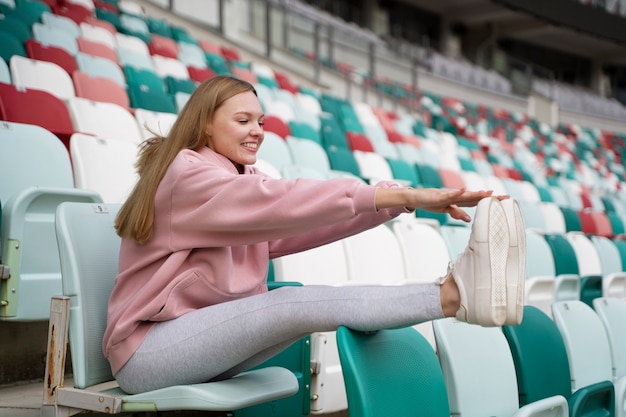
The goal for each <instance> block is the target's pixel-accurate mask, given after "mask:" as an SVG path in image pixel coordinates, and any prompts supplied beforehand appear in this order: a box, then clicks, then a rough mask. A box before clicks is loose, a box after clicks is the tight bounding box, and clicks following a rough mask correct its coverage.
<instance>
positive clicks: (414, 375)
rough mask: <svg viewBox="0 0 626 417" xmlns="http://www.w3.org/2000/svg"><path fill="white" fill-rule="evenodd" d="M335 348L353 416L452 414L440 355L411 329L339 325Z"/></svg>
mask: <svg viewBox="0 0 626 417" xmlns="http://www.w3.org/2000/svg"><path fill="white" fill-rule="evenodd" d="M337 346H338V349H339V356H340V359H341V366H342V370H343V374H344V381H345V386H346V393H347V397H348V408H349V410H350V416H352V417H366V416H372V417H373V416H383V415H389V416H413V415H420V416H429V417H448V416H449V415H450V408H449V407H448V400H447V397H446V386H445V383H444V379H443V375H442V373H441V368H440V367H439V363H438V361H437V356H436V355H435V352H434V351H433V348H432V347H431V345H430V344H429V343H428V341H427V340H426V339H425V338H424V337H423V336H422V335H421V334H420V333H419V332H418V331H416V330H415V329H413V328H411V327H406V328H401V329H394V330H380V331H378V332H374V333H362V332H357V331H353V330H350V329H348V328H346V327H340V328H339V329H338V331H337Z"/></svg>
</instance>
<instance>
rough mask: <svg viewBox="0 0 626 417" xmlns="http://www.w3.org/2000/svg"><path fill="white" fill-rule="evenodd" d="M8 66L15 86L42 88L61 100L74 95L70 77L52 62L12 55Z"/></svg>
mask: <svg viewBox="0 0 626 417" xmlns="http://www.w3.org/2000/svg"><path fill="white" fill-rule="evenodd" d="M9 66H10V67H11V76H12V79H13V84H15V85H16V86H19V87H24V88H30V89H34V90H43V91H46V92H48V93H50V94H52V95H54V96H55V97H58V98H59V99H61V100H69V99H70V98H71V97H74V95H75V92H74V84H73V83H72V78H71V77H70V75H69V74H68V73H67V72H65V70H64V69H63V68H62V67H60V66H59V65H57V64H55V63H53V62H47V61H39V60H37V59H30V58H24V57H21V56H12V57H11V60H10V61H9Z"/></svg>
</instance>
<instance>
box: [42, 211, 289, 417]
mask: <svg viewBox="0 0 626 417" xmlns="http://www.w3.org/2000/svg"><path fill="white" fill-rule="evenodd" d="M119 207H120V205H113V204H111V205H106V204H77V203H66V204H62V205H60V206H59V208H58V211H57V217H56V230H57V238H58V241H59V255H60V258H61V268H62V271H63V294H64V296H59V297H54V298H53V299H52V305H51V312H52V315H51V322H50V328H49V340H51V341H50V342H49V344H48V355H47V356H46V357H47V358H48V361H47V363H46V376H45V378H44V381H46V382H45V386H46V387H48V386H53V387H55V389H54V390H48V389H47V388H46V389H45V392H46V394H45V395H44V402H43V407H42V415H50V416H55V417H56V416H62V415H71V414H69V412H70V410H71V409H77V410H86V411H96V412H100V413H104V412H106V413H108V414H116V413H121V412H142V411H146V412H155V411H156V412H158V411H166V410H205V411H233V410H236V409H240V408H244V407H248V406H252V405H255V404H260V403H263V402H265V401H271V400H275V399H278V398H284V397H288V396H290V395H293V394H295V393H296V392H297V391H298V381H297V379H296V377H295V375H294V374H293V373H292V372H290V371H289V370H287V369H285V368H282V367H267V368H262V369H257V370H253V371H248V372H244V373H241V374H239V375H237V376H235V377H233V378H231V379H227V380H224V381H219V382H210V383H203V384H194V385H179V386H172V387H167V388H163V389H159V390H155V391H150V392H145V393H140V394H135V395H128V394H126V393H124V392H123V391H122V390H121V389H120V388H119V387H115V384H113V386H112V387H111V386H108V388H105V389H104V390H103V391H102V390H98V387H94V385H96V384H103V383H105V382H109V383H111V382H113V381H114V379H113V376H112V375H111V371H110V366H109V364H108V362H107V360H106V359H105V358H104V356H103V354H102V347H101V344H102V342H101V341H102V335H103V333H104V330H105V327H106V312H107V304H108V299H109V295H110V293H111V291H112V289H113V285H114V279H115V276H116V275H117V261H118V256H119V248H120V241H121V239H120V238H119V237H118V236H117V234H116V232H115V229H114V227H113V223H114V219H115V216H116V214H117V212H118V210H119ZM68 316H69V317H68ZM68 323H69V324H68ZM68 327H69V340H70V347H71V350H72V355H71V356H72V369H73V374H74V388H66V387H63V384H62V382H63V367H62V366H61V367H60V366H59V364H63V363H65V345H66V338H67V337H68V336H67V333H66V330H67V329H68ZM55 338H56V339H55ZM101 389H102V388H101Z"/></svg>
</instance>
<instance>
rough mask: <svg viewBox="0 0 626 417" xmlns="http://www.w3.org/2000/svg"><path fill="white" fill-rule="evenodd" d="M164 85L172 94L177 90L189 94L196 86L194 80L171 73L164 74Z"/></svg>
mask: <svg viewBox="0 0 626 417" xmlns="http://www.w3.org/2000/svg"><path fill="white" fill-rule="evenodd" d="M165 85H166V86H167V92H168V93H170V95H172V96H173V95H175V94H176V93H178V92H183V93H188V94H191V93H193V92H194V91H195V90H196V87H197V86H198V84H196V82H195V81H193V80H191V79H189V78H178V77H173V76H171V75H167V76H165Z"/></svg>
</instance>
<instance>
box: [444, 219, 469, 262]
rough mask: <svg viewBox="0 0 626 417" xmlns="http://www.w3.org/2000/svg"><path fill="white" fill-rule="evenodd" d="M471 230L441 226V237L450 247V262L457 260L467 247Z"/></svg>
mask: <svg viewBox="0 0 626 417" xmlns="http://www.w3.org/2000/svg"><path fill="white" fill-rule="evenodd" d="M470 234H471V228H469V227H458V226H445V225H444V226H441V235H442V236H443V238H444V240H445V241H446V245H447V246H448V253H449V254H450V260H455V259H456V258H457V257H458V256H459V255H460V254H461V253H462V252H463V251H464V250H465V248H466V247H467V244H468V243H469V238H470Z"/></svg>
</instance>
